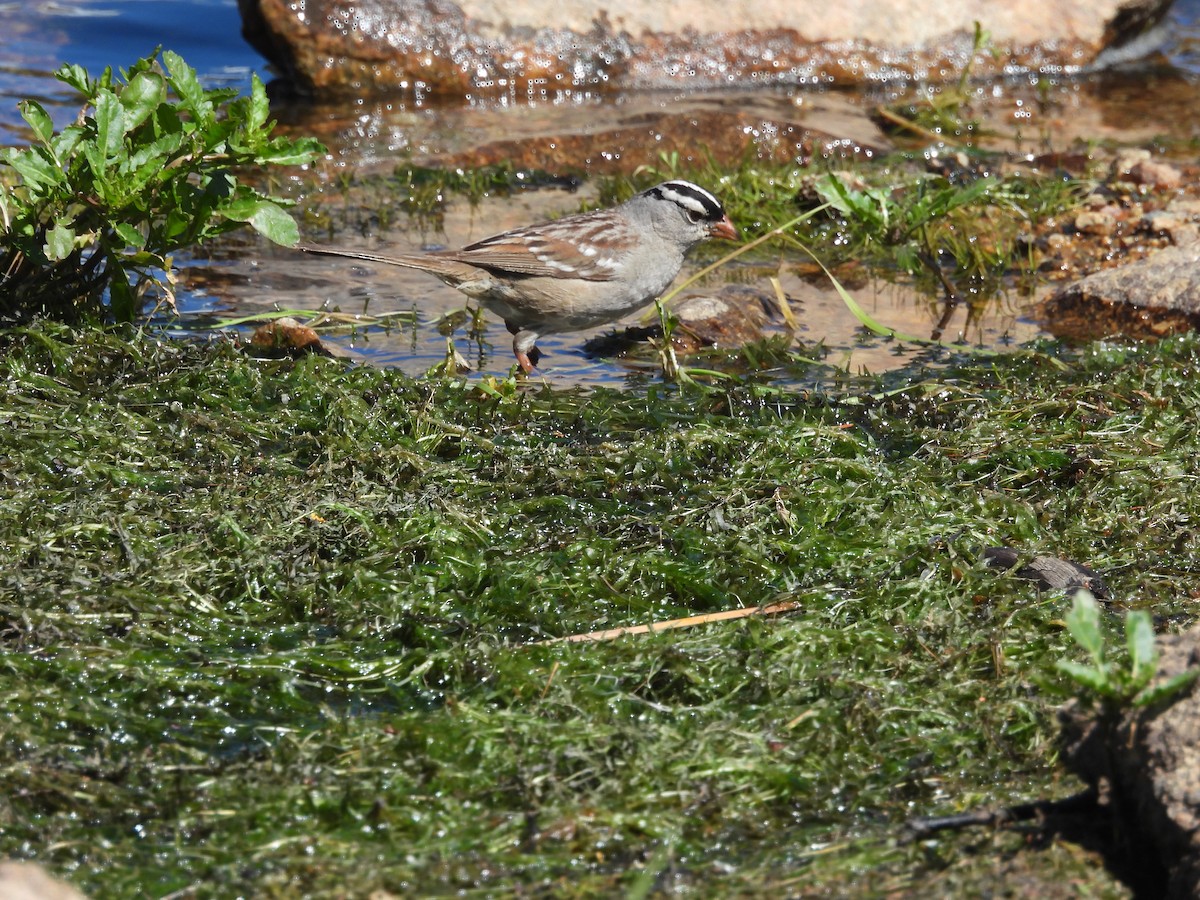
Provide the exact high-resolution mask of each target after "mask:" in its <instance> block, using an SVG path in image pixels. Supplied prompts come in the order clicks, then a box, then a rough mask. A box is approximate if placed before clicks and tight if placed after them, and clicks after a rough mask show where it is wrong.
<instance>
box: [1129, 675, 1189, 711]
mask: <svg viewBox="0 0 1200 900" xmlns="http://www.w3.org/2000/svg"><path fill="white" fill-rule="evenodd" d="M1197 678H1200V669H1188V670H1187V671H1186V672H1180V673H1179V674H1178V675H1172V676H1171V677H1170V678H1167V679H1164V680H1163V681H1162V682H1161V683H1160V684H1156V685H1155V686H1154V687H1152V688H1147V689H1146V690H1144V691H1142V692H1141V693H1140V694H1138V695H1137V696H1136V697H1134V698H1133V705H1134V706H1154V705H1155V704H1157V703H1159V702H1161V701H1163V700H1167V699H1169V698H1171V697H1174V696H1175V695H1176V694H1182V693H1183V692H1184V691H1186V690H1187V689H1188V688H1189V687H1191V685H1192V684H1193V683H1194V682H1195V681H1196V679H1197Z"/></svg>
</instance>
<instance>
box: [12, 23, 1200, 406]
mask: <svg viewBox="0 0 1200 900" xmlns="http://www.w3.org/2000/svg"><path fill="white" fill-rule="evenodd" d="M1172 15H1173V20H1172V22H1171V23H1170V27H1169V28H1168V29H1167V30H1166V35H1167V42H1166V44H1165V45H1164V47H1163V51H1162V53H1161V54H1160V55H1157V56H1156V57H1154V58H1153V59H1152V60H1150V61H1143V62H1140V63H1138V64H1137V65H1136V67H1134V68H1133V69H1131V70H1128V71H1126V72H1118V73H1107V74H1103V75H1097V76H1092V77H1090V78H1080V79H1073V80H1061V81H1057V82H1054V81H1046V82H1043V84H1042V85H1041V86H1039V87H1035V86H1034V85H1032V84H1031V83H1030V81H1029V79H1024V80H1021V79H1017V80H1014V81H1013V82H1010V83H1007V84H997V85H994V86H992V87H991V88H990V94H989V95H985V96H983V97H982V98H981V103H982V104H983V105H984V106H983V108H982V110H981V112H982V115H983V118H984V119H985V121H986V123H987V124H988V126H989V127H992V128H993V129H994V130H996V131H998V132H1000V133H1001V134H1003V135H1004V136H1005V138H1004V140H1005V141H1006V143H1007V145H1008V146H1009V147H1010V148H1013V149H1023V150H1030V151H1035V150H1036V151H1041V150H1045V149H1048V148H1053V149H1065V148H1066V147H1068V146H1070V144H1071V142H1072V141H1073V140H1074V139H1076V138H1080V137H1082V138H1084V139H1103V140H1110V141H1114V142H1118V143H1145V142H1148V141H1150V140H1152V139H1155V138H1167V139H1169V140H1170V141H1172V142H1174V143H1175V145H1177V146H1178V145H1187V144H1189V142H1191V144H1190V145H1191V146H1193V147H1194V140H1195V138H1196V136H1197V135H1198V134H1200V90H1197V84H1196V82H1197V79H1200V0H1188V2H1185V3H1181V4H1178V5H1177V7H1176V9H1175V11H1174V12H1173V14H1172ZM0 27H3V28H4V29H5V32H6V34H7V35H8V37H7V38H6V41H5V45H4V49H3V51H0V53H2V55H0V143H20V142H22V141H23V140H24V138H25V132H24V129H23V125H22V123H21V121H20V118H19V116H18V114H17V111H16V101H17V100H18V99H19V98H22V97H27V96H28V97H37V98H38V99H40V100H41V101H42V102H43V103H44V104H46V105H47V106H48V107H49V108H50V109H51V110H52V112H53V113H54V115H55V116H56V117H57V119H58V120H59V121H60V122H64V121H67V120H69V119H70V118H71V117H72V116H73V115H74V114H75V112H76V110H75V109H74V108H73V106H72V105H71V102H70V98H69V96H68V95H67V94H66V92H64V91H62V90H59V88H58V85H57V83H56V82H55V81H54V80H53V78H52V77H51V73H52V72H53V70H54V69H55V68H56V67H57V66H58V65H59V64H61V63H63V62H68V61H69V62H73V63H80V64H82V65H84V66H86V67H88V68H89V70H91V71H94V72H95V71H99V70H100V69H102V68H103V67H104V66H106V65H112V66H115V67H120V66H126V65H128V64H130V63H131V62H133V61H134V60H135V59H136V58H137V57H139V56H141V55H144V54H146V53H148V52H149V51H151V50H152V49H153V48H154V47H155V46H156V45H160V44H161V45H162V46H163V47H165V48H169V49H173V50H176V51H177V52H179V53H181V55H182V56H183V57H184V59H186V60H187V61H188V62H189V63H190V64H191V65H192V66H194V67H196V68H197V70H198V71H199V73H200V75H201V78H202V79H203V80H204V82H205V83H206V84H208V85H209V86H218V85H220V86H235V87H239V88H243V89H244V88H245V87H246V86H247V85H248V83H249V79H250V73H251V72H258V73H259V75H260V77H262V78H264V80H269V78H270V72H269V71H268V70H267V68H266V66H265V63H264V61H263V60H262V59H261V58H260V57H259V56H258V55H257V53H256V52H255V51H253V50H252V49H251V48H250V47H249V45H247V44H246V43H245V42H244V41H243V40H242V38H241V34H240V29H241V22H240V18H239V16H238V12H237V7H236V2H235V0H193V2H180V0H174V2H155V3H151V2H149V0H115V2H101V0H97V2H78V0H75V2H70V3H55V2H44V3H40V4H36V5H31V6H30V5H18V4H15V3H8V4H0ZM894 90H895V89H892V88H887V87H884V88H876V89H874V90H872V91H862V92H852V91H824V92H822V91H808V90H804V91H802V90H799V89H786V88H769V89H763V90H757V91H753V92H725V93H716V94H714V93H708V94H686V95H680V94H667V93H664V94H638V95H616V96H605V97H596V96H587V95H583V96H580V95H573V96H557V97H545V98H540V97H539V98H534V99H533V100H532V101H530V102H525V101H522V102H500V103H486V104H485V103H475V104H470V103H468V104H455V105H453V106H443V107H435V106H427V105H417V106H412V105H405V104H403V103H398V102H388V101H386V100H366V101H361V102H354V101H347V102H344V103H339V104H335V105H331V106H323V107H312V106H309V105H301V106H296V105H292V106H286V107H285V106H280V107H278V108H277V114H278V115H279V117H280V118H281V120H282V122H283V124H284V127H285V128H287V129H288V130H289V131H292V132H293V133H313V132H315V133H317V134H319V135H320V136H321V138H322V139H323V140H324V141H325V142H326V143H327V144H328V145H329V147H330V151H331V155H330V159H329V160H327V162H326V164H325V166H324V167H323V172H324V174H325V177H326V178H329V177H332V176H331V173H333V174H334V175H335V174H336V173H337V172H338V171H342V170H353V171H364V170H378V171H385V172H386V171H390V169H391V168H392V167H394V166H395V165H396V164H397V163H399V162H405V161H408V160H413V159H415V160H417V161H430V162H436V161H438V160H444V159H446V158H448V157H451V156H453V155H454V154H462V153H468V154H469V153H472V152H478V149H479V148H480V147H484V148H488V147H492V148H498V149H495V152H499V153H503V152H505V146H506V145H505V142H506V141H511V140H512V139H513V138H514V137H515V138H517V139H518V141H519V138H520V137H521V136H527V135H530V136H545V135H556V134H560V133H578V132H585V131H588V130H592V131H597V130H599V131H603V130H605V129H609V130H613V129H622V128H624V129H629V128H636V127H639V123H642V124H644V123H646V122H653V121H654V117H655V116H656V115H657V116H661V115H662V114H664V113H668V114H674V113H679V112H687V113H688V114H691V112H692V111H695V112H696V113H697V114H700V113H710V112H714V111H715V112H717V113H730V112H731V111H736V112H737V113H738V114H739V115H742V116H749V117H750V118H751V120H754V117H758V118H759V119H761V120H762V121H763V122H767V121H779V120H786V121H790V122H797V123H799V124H800V125H801V126H802V127H803V128H805V129H811V130H812V131H813V132H815V133H819V134H826V135H830V136H832V137H833V138H835V139H840V140H843V141H845V145H846V146H850V147H866V148H870V147H879V148H881V149H887V148H888V147H889V143H890V142H889V139H888V138H886V137H885V136H883V135H882V134H881V133H880V132H879V130H878V128H877V127H876V126H875V124H874V123H873V122H872V121H871V120H870V118H869V117H868V115H867V113H868V111H869V109H870V107H871V105H872V104H874V103H878V102H879V101H880V100H885V99H890V98H891V96H892V95H893V92H894ZM613 152H617V151H615V150H614V151H613ZM601 156H603V152H601V153H600V154H599V155H598V158H597V166H598V167H599V166H601V165H602V163H603V160H602V159H600V157H601ZM579 199H580V198H579V197H577V196H572V195H570V194H567V193H564V192H559V191H544V192H538V193H535V194H527V195H518V196H516V197H513V198H497V199H489V200H485V201H484V203H482V204H481V205H480V206H479V207H478V208H476V209H472V208H471V207H470V206H469V205H468V204H466V203H465V201H457V202H452V203H451V205H450V207H449V209H448V211H447V215H446V224H445V230H444V232H439V233H437V234H425V233H421V232H420V231H419V230H414V229H410V228H408V227H407V223H406V222H405V221H404V220H403V219H401V220H400V221H399V222H397V223H396V225H395V226H394V227H393V228H391V229H387V230H384V231H382V232H381V233H378V234H370V235H365V236H364V235H360V234H341V235H339V236H338V237H337V238H336V243H338V244H339V245H341V246H345V247H360V248H362V247H367V246H370V247H371V248H372V249H376V250H379V251H381V252H387V251H388V250H396V251H399V250H410V249H416V248H421V247H427V246H430V245H441V246H454V245H457V244H459V243H462V242H465V241H467V240H469V239H473V238H479V237H483V236H486V235H487V234H491V233H495V232H497V231H500V230H503V229H505V228H509V227H513V226H516V225H519V224H524V223H527V222H529V221H534V220H537V219H540V218H543V217H545V216H549V215H554V214H557V213H560V212H564V211H568V210H573V209H575V208H577V206H578V204H579ZM177 262H178V264H179V265H180V266H181V267H182V269H183V273H182V274H183V277H182V278H181V288H182V289H181V291H180V292H179V307H180V311H181V312H182V313H184V314H185V316H187V317H188V318H189V320H191V321H196V320H197V319H198V318H199V319H201V320H203V321H211V320H212V319H213V318H218V319H220V318H232V317H236V316H244V315H247V314H250V313H254V312H261V311H269V310H273V309H278V308H299V309H319V308H337V309H340V310H342V311H344V312H364V313H367V314H368V315H378V314H380V313H387V312H404V313H408V314H410V315H409V316H408V317H407V318H400V319H397V320H396V323H397V324H395V325H394V326H393V327H392V328H390V329H387V330H384V329H379V328H374V327H372V328H360V329H357V330H349V331H348V332H347V333H343V334H338V335H333V336H331V337H330V340H331V341H333V342H335V343H337V344H339V345H340V346H342V347H343V348H344V349H346V350H348V351H349V352H350V354H351V355H352V356H353V357H354V358H356V359H358V360H360V361H364V362H368V363H372V364H376V365H386V366H396V367H399V368H401V369H404V370H405V371H408V372H411V373H418V372H422V371H425V370H426V369H428V368H429V367H430V366H432V365H434V364H436V363H438V362H440V361H442V360H443V359H444V358H445V354H446V338H445V337H444V336H443V335H442V334H441V333H440V332H439V330H438V324H439V321H440V320H441V319H442V317H443V316H444V315H445V314H447V313H450V312H453V311H455V310H458V309H461V308H462V306H463V302H462V298H461V296H460V295H458V294H457V293H456V292H454V291H452V290H451V289H449V288H446V287H444V286H442V285H441V284H440V283H438V282H437V281H436V280H434V279H432V278H430V277H428V276H425V275H422V274H420V273H412V272H404V271H402V270H396V269H389V268H388V267H385V266H377V265H366V264H357V263H354V262H352V261H349V260H331V259H314V258H308V257H301V256H300V255H299V254H297V253H295V252H292V251H288V250H285V249H282V248H278V247H274V246H271V245H269V244H266V243H265V242H262V241H259V240H255V239H254V238H252V237H247V238H244V239H238V240H232V241H226V242H223V243H221V244H220V245H218V246H215V247H212V248H205V252H204V253H202V254H197V255H196V256H195V257H193V258H183V257H181V258H178V259H177ZM737 274H739V275H740V277H742V278H748V279H749V280H751V281H752V282H753V283H755V284H756V285H757V286H758V287H760V288H762V289H763V290H764V291H770V285H769V283H768V282H767V278H766V273H757V274H755V273H746V272H745V271H744V270H742V271H740V272H739V273H737ZM781 276H782V281H783V286H784V288H785V290H786V291H787V293H788V295H789V299H790V301H791V303H792V305H793V307H794V308H795V309H796V310H797V312H798V313H799V317H800V320H801V322H802V323H803V332H802V333H801V334H800V335H799V336H798V337H799V339H800V341H801V349H803V348H804V347H806V346H810V345H812V344H820V345H822V346H823V348H825V352H826V356H825V359H826V361H827V362H829V363H832V364H836V365H838V366H841V367H845V368H849V369H850V370H852V371H853V370H858V369H866V370H870V371H881V370H884V369H888V368H893V367H895V366H897V365H902V364H903V363H905V362H906V361H907V360H909V359H911V358H912V355H913V354H914V353H916V352H917V351H916V350H915V349H911V348H910V349H905V348H903V347H900V346H897V345H896V344H895V343H894V342H888V341H881V340H878V339H875V338H872V337H864V336H863V335H862V333H861V329H860V327H859V325H858V322H857V321H856V320H855V319H854V318H853V317H852V316H851V315H850V313H849V312H848V311H847V309H846V308H845V306H844V305H843V304H842V302H841V300H840V299H839V298H838V297H837V295H836V294H835V293H834V292H833V291H832V290H831V289H828V288H825V287H821V286H816V285H813V284H810V283H809V282H807V281H804V280H802V279H800V278H799V277H797V276H796V275H795V274H793V273H791V272H789V271H788V270H787V269H786V268H785V270H784V271H783V272H782V273H781ZM708 287H709V286H705V288H704V289H707V288H708ZM855 293H856V296H857V298H858V300H859V302H860V303H862V304H863V305H864V306H866V307H867V308H868V311H870V312H872V314H874V315H875V316H876V318H878V319H879V320H881V321H882V322H883V323H885V324H886V325H889V326H891V327H893V328H896V329H897V330H899V331H902V332H907V333H911V334H915V335H918V336H922V337H928V336H930V333H931V331H932V329H933V327H934V324H935V323H936V322H937V320H938V319H939V318H940V315H941V310H940V308H939V307H938V306H937V304H934V303H932V302H931V301H930V300H929V299H927V298H924V297H922V296H920V295H918V294H916V293H915V292H913V291H911V290H906V289H903V288H898V287H895V286H892V285H886V284H881V285H867V286H866V287H862V288H859V289H857V290H856V292H855ZM1031 299H1033V298H1020V297H1016V296H1010V297H1006V298H1001V299H1000V300H998V301H995V302H993V303H991V304H990V305H989V306H988V308H987V310H986V312H985V314H984V315H982V316H981V317H979V318H978V319H977V320H975V321H972V322H971V323H970V324H969V325H968V324H967V323H966V322H965V320H964V318H963V316H965V313H960V314H957V315H956V317H955V318H954V319H952V320H951V322H950V326H949V328H948V329H947V331H946V332H945V334H944V338H945V339H947V340H956V339H959V338H962V339H965V340H968V341H970V342H972V343H982V344H984V345H987V346H998V345H1011V344H1013V343H1020V342H1023V341H1026V340H1029V339H1031V338H1033V337H1036V336H1038V335H1039V334H1040V331H1039V328H1038V326H1037V324H1036V323H1035V322H1033V321H1032V320H1031V319H1030V318H1029V317H1028V316H1027V315H1026V314H1025V310H1026V309H1027V307H1028V305H1029V303H1030V302H1031ZM628 321H636V317H633V319H631V320H628ZM489 323H490V324H489V326H488V329H487V332H486V336H485V340H484V341H482V342H480V341H477V340H473V339H472V338H470V337H468V336H466V335H465V334H463V333H462V331H461V330H460V331H459V332H458V334H457V335H456V337H455V344H456V347H457V349H458V350H459V352H460V353H462V355H463V356H464V357H466V358H467V359H468V361H470V362H471V363H472V364H473V365H475V366H476V367H477V368H478V369H479V370H481V371H483V372H487V373H494V374H498V373H502V372H507V371H508V369H509V367H510V366H511V364H512V356H511V353H510V351H509V336H508V334H507V333H506V332H505V330H504V328H503V326H502V325H501V324H500V323H498V322H496V321H495V320H494V319H489ZM607 330H608V329H600V330H599V332H597V333H603V332H605V331H607ZM589 336H592V335H591V334H588V333H585V334H572V335H565V336H551V337H548V338H545V339H544V340H543V341H541V342H540V346H541V348H542V349H543V351H544V352H545V353H546V354H547V356H546V359H545V361H544V364H543V365H544V369H545V371H546V373H547V375H548V376H550V377H552V378H553V379H554V381H555V383H583V384H596V383H614V384H619V383H623V382H624V381H625V380H626V379H627V378H628V377H629V375H630V372H631V371H636V370H637V367H636V366H630V365H625V364H622V363H620V362H616V361H606V360H596V359H591V358H589V357H588V356H587V355H586V353H585V352H584V351H583V343H584V341H585V340H586V339H587V338H588V337H589ZM780 377H782V378H783V379H784V380H788V381H794V380H796V379H797V378H800V379H801V380H803V379H802V376H798V375H796V373H794V372H788V373H786V374H781V376H780Z"/></svg>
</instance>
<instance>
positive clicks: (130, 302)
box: [108, 256, 140, 322]
mask: <svg viewBox="0 0 1200 900" xmlns="http://www.w3.org/2000/svg"><path fill="white" fill-rule="evenodd" d="M108 263H109V265H108V271H109V275H110V277H111V278H112V281H110V282H109V286H108V301H109V304H110V306H111V309H112V314H113V317H114V318H116V320H117V321H118V322H129V321H131V320H132V319H133V318H134V317H135V316H136V315H137V314H138V312H139V311H140V310H139V309H138V297H137V292H136V291H135V290H134V289H133V285H131V284H130V283H129V273H128V272H126V271H125V267H124V266H123V265H121V264H120V263H119V262H118V261H117V260H116V259H115V258H113V257H111V256H110V257H109V259H108Z"/></svg>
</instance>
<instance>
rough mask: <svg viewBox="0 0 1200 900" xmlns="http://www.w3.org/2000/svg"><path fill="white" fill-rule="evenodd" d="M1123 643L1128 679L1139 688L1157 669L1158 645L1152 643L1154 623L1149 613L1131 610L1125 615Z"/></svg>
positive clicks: (1141, 610)
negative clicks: (1126, 654)
mask: <svg viewBox="0 0 1200 900" xmlns="http://www.w3.org/2000/svg"><path fill="white" fill-rule="evenodd" d="M1125 644H1126V646H1127V647H1128V648H1129V661H1130V673H1129V675H1130V680H1131V681H1132V682H1133V686H1134V688H1135V689H1136V688H1140V687H1142V686H1144V685H1145V684H1147V683H1148V682H1149V681H1150V679H1151V678H1153V677H1154V673H1155V671H1156V670H1157V669H1158V647H1157V645H1156V644H1155V643H1154V625H1153V624H1152V623H1151V621H1150V613H1148V612H1146V611H1145V610H1144V609H1138V610H1133V611H1131V612H1129V613H1128V614H1127V615H1126V616H1125Z"/></svg>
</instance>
